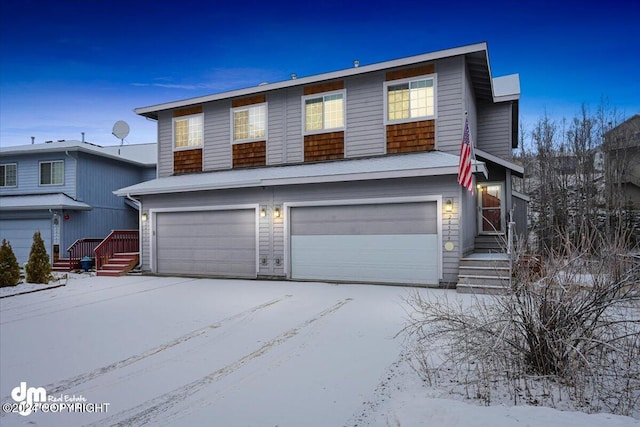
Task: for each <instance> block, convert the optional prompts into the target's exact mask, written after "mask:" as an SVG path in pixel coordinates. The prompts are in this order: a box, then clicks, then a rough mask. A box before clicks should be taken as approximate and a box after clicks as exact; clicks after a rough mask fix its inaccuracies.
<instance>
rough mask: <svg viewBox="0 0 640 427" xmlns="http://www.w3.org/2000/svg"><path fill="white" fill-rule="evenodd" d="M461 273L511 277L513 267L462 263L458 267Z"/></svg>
mask: <svg viewBox="0 0 640 427" xmlns="http://www.w3.org/2000/svg"><path fill="white" fill-rule="evenodd" d="M458 274H459V275H467V276H469V275H471V276H500V277H507V278H508V277H509V275H510V274H511V269H509V267H508V266H507V267H505V266H501V265H495V266H494V265H484V266H477V265H471V266H467V265H463V264H462V263H461V264H460V267H459V269H458Z"/></svg>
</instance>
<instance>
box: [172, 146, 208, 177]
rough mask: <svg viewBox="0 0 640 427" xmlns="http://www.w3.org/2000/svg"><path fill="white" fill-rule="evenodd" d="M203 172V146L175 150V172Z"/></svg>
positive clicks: (177, 173) (176, 173)
mask: <svg viewBox="0 0 640 427" xmlns="http://www.w3.org/2000/svg"><path fill="white" fill-rule="evenodd" d="M193 172H202V148H196V149H193V150H181V151H174V152H173V174H174V175H180V174H183V173H193Z"/></svg>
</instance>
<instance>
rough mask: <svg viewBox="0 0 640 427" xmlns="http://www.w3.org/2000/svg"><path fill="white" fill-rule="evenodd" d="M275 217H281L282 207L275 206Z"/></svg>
mask: <svg viewBox="0 0 640 427" xmlns="http://www.w3.org/2000/svg"><path fill="white" fill-rule="evenodd" d="M273 217H274V218H280V208H275V209H274V210H273Z"/></svg>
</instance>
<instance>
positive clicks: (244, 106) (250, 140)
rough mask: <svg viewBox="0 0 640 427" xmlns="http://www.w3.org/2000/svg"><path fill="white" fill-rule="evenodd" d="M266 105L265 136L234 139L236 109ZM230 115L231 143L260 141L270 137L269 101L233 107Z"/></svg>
mask: <svg viewBox="0 0 640 427" xmlns="http://www.w3.org/2000/svg"><path fill="white" fill-rule="evenodd" d="M263 105H264V136H263V137H260V138H246V139H233V136H234V135H233V130H234V122H233V114H234V113H235V112H236V111H242V110H249V109H251V108H253V107H260V106H263ZM230 116H231V119H230V120H229V121H230V126H231V129H230V133H229V134H230V135H231V136H230V138H231V145H234V144H246V143H249V142H258V141H267V139H268V138H269V105H268V102H261V103H259V104H249V105H243V106H242V107H235V108H232V109H231V112H230Z"/></svg>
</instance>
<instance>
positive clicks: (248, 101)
mask: <svg viewBox="0 0 640 427" xmlns="http://www.w3.org/2000/svg"><path fill="white" fill-rule="evenodd" d="M264 102H267V97H266V95H264V94H262V95H255V96H249V97H246V98H238V99H234V100H233V101H231V107H232V108H238V107H244V106H245V105H253V104H262V103H264Z"/></svg>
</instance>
